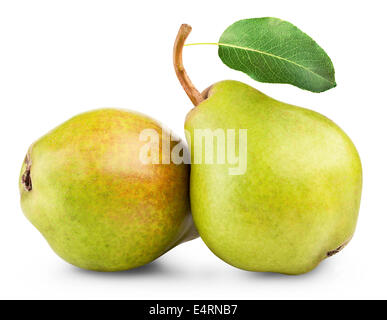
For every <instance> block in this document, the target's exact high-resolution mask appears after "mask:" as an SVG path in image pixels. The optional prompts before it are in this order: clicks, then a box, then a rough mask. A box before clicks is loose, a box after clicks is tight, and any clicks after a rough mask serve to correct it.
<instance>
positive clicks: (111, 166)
mask: <svg viewBox="0 0 387 320" xmlns="http://www.w3.org/2000/svg"><path fill="white" fill-rule="evenodd" d="M143 129H154V130H155V131H156V132H157V133H159V137H160V141H159V142H160V144H159V152H160V157H161V156H164V154H166V153H168V152H170V150H169V149H168V150H163V149H162V144H161V140H164V139H169V137H166V136H165V131H162V128H161V125H160V124H159V123H157V122H156V121H154V120H153V119H151V118H149V117H147V116H145V115H142V114H138V113H134V112H128V111H124V110H116V109H101V110H96V111H91V112H87V113H83V114H81V115H78V116H76V117H74V118H72V119H70V120H69V121H67V122H65V123H64V124H62V125H60V126H59V127H57V128H56V129H54V130H53V131H51V132H50V133H48V134H47V135H45V136H44V137H42V138H41V139H39V140H38V141H36V142H35V143H34V144H33V145H32V146H31V147H30V149H29V151H28V154H27V157H26V160H25V162H24V164H23V167H22V170H21V176H20V183H19V186H20V193H21V206H22V209H23V212H24V214H25V216H26V217H27V218H28V219H29V220H30V221H31V223H32V224H33V225H34V226H35V227H36V228H37V229H38V230H39V231H40V232H41V233H42V234H43V236H44V237H45V238H46V240H47V241H48V243H49V245H50V246H51V247H52V249H53V250H54V251H55V252H56V253H57V254H58V255H59V256H60V257H62V258H63V259H64V260H66V261H67V262H69V263H71V264H73V265H75V266H78V267H80V268H84V269H89V270H96V271H120V270H127V269H132V268H136V267H139V266H142V265H144V264H147V263H149V262H151V261H153V260H154V259H156V258H157V257H159V256H161V255H162V254H164V253H165V252H166V251H168V250H169V249H171V248H173V247H174V246H176V245H177V244H179V243H181V242H184V241H186V240H189V239H192V238H195V237H196V236H197V234H196V230H195V228H194V226H193V222H192V218H191V215H190V212H189V191H188V184H189V166H188V165H185V164H178V165H177V164H173V163H171V164H143V163H142V162H141V161H140V158H139V150H140V148H141V147H142V146H143V145H144V142H143V141H140V140H139V134H140V132H142V130H143ZM176 144H177V142H171V146H170V148H172V147H173V146H174V145H176Z"/></svg>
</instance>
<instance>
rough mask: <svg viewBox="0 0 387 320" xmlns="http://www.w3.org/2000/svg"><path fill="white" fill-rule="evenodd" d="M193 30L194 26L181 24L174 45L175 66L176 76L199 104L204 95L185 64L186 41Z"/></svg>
mask: <svg viewBox="0 0 387 320" xmlns="http://www.w3.org/2000/svg"><path fill="white" fill-rule="evenodd" d="M191 30H192V27H191V26H190V25H188V24H182V25H181V26H180V29H179V32H178V33H177V36H176V40H175V45H174V47H173V65H174V67H175V72H176V76H177V78H178V79H179V81H180V84H181V86H182V87H183V89H184V91H185V92H186V93H187V95H188V97H189V98H190V99H191V101H192V103H193V104H194V105H195V106H198V105H199V104H200V103H201V102H202V101H203V100H204V97H203V96H202V95H201V93H200V92H199V91H198V90H197V89H196V88H195V86H194V85H193V83H192V81H191V79H190V78H189V77H188V75H187V72H186V71H185V69H184V65H183V48H184V43H185V40H186V39H187V38H188V35H189V34H190V32H191Z"/></svg>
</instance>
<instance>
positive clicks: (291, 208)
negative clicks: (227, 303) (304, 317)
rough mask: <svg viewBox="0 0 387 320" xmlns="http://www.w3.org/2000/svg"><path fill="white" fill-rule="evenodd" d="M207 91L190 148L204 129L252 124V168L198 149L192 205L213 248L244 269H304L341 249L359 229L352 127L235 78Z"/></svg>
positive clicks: (195, 114) (194, 117) (193, 122)
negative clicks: (205, 159)
mask: <svg viewBox="0 0 387 320" xmlns="http://www.w3.org/2000/svg"><path fill="white" fill-rule="evenodd" d="M204 98H206V99H205V100H204V101H202V102H201V103H200V104H199V105H198V106H196V107H195V108H194V109H193V110H192V111H191V112H190V113H189V114H188V115H187V118H186V122H185V128H186V130H187V133H188V134H187V135H188V136H189V137H188V136H187V139H188V138H189V139H188V141H189V142H190V148H191V157H193V154H194V149H195V141H194V135H195V130H196V129H211V130H216V129H219V128H220V129H224V130H227V129H236V130H237V132H238V129H247V168H246V172H245V173H244V174H240V175H230V174H229V169H230V168H232V167H233V166H234V165H232V164H227V163H225V164H216V162H215V164H205V163H195V159H193V158H192V159H191V162H192V166H191V181H190V196H191V209H192V214H193V218H194V222H195V224H196V227H197V229H198V231H199V234H200V236H201V238H202V239H203V241H204V242H205V243H206V244H207V246H208V247H209V248H210V249H211V250H212V252H213V253H214V254H216V255H217V256H218V257H219V258H221V259H222V260H224V261H225V262H227V263H229V264H231V265H233V266H235V267H237V268H240V269H244V270H250V271H265V272H278V273H285V274H302V273H305V272H308V271H310V270H312V269H313V268H315V267H316V266H317V265H318V264H319V263H320V262H321V261H322V260H323V259H325V258H327V257H329V256H332V255H333V254H335V253H337V252H338V251H340V250H341V249H342V248H343V247H344V246H345V245H346V244H347V243H348V241H349V240H350V239H351V238H352V236H353V233H354V231H355V227H356V222H357V218H358V212H359V206H360V198H361V189H362V167H361V162H360V158H359V155H358V153H357V151H356V148H355V146H354V145H353V143H352V142H351V140H350V139H349V138H348V136H347V135H346V134H345V133H344V132H343V131H342V130H341V129H340V128H339V127H338V126H337V125H336V124H334V123H333V122H332V121H331V120H329V119H327V118H326V117H324V116H322V115H321V114H319V113H316V112H313V111H311V110H307V109H304V108H300V107H296V106H293V105H289V104H286V103H282V102H279V101H277V100H274V99H272V98H270V97H268V96H266V95H264V94H263V93H261V92H259V91H258V90H256V89H254V88H252V87H250V86H248V85H246V84H243V83H240V82H237V81H222V82H219V83H217V84H215V85H213V86H212V87H211V88H210V89H209V90H208V92H207V94H206V96H205V97H204ZM218 142H219V141H217V140H216V139H215V140H214V145H215V149H216V148H217V147H218V145H217V143H218ZM236 150H238V144H237V146H236Z"/></svg>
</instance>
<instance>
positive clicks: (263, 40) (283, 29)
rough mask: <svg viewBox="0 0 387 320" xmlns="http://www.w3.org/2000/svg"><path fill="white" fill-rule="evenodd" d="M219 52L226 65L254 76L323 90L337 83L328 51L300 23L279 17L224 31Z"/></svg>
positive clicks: (273, 81)
mask: <svg viewBox="0 0 387 320" xmlns="http://www.w3.org/2000/svg"><path fill="white" fill-rule="evenodd" d="M218 45H219V50H218V54H219V57H220V59H221V60H222V61H223V63H224V64H226V65H227V66H229V67H230V68H232V69H235V70H239V71H242V72H244V73H246V74H247V75H249V76H250V77H251V78H253V79H255V80H257V81H261V82H269V83H288V84H292V85H294V86H297V87H299V88H301V89H305V90H309V91H313V92H322V91H326V90H328V89H331V88H333V87H335V86H336V82H335V70H334V68H333V64H332V61H331V59H330V58H329V57H328V55H327V54H326V53H325V51H324V50H323V49H322V48H321V47H320V46H319V45H318V44H317V43H316V42H315V41H314V40H313V39H312V38H310V37H309V36H308V35H306V34H305V33H303V32H302V31H301V30H300V29H298V28H297V27H296V26H294V25H292V24H291V23H289V22H286V21H283V20H280V19H277V18H256V19H246V20H240V21H238V22H236V23H234V24H232V25H231V26H230V27H228V28H227V29H226V31H224V32H223V34H222V36H221V37H220V40H219V43H218Z"/></svg>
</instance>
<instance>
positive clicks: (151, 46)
mask: <svg viewBox="0 0 387 320" xmlns="http://www.w3.org/2000/svg"><path fill="white" fill-rule="evenodd" d="M384 7H385V1H376V0H374V1H371V0H369V1H337V0H335V1H327V0H325V1H322V2H321V1H319V2H313V1H310V0H309V1H296V0H293V1H286V0H284V1H274V0H270V1H242V0H238V1H235V0H234V1H226V0H221V1H208V0H206V1H199V0H195V1H183V0H177V1H111V0H110V1H96V0H93V1H80V0H76V1H70V0H67V1H52V0H48V1H38V0H35V1H17V0H13V1H0V107H1V117H0V130H1V132H0V139H1V155H0V169H1V182H0V197H1V198H0V200H1V201H0V204H1V211H0V298H38V299H40V298H65V299H67V298H72V299H78V298H88V299H93V298H104V299H110V298H112V299H113V298H114V299H178V298H182V299H207V298H211V299H273V298H274V299H276V298H278V299H285V298H290V299H293V298H294V299H299V298H306V299H314V298H322V299H329V298H333V299H336V298H387V293H386V286H387V256H386V239H387V204H386V199H387V190H386V181H387V171H386V164H387V151H386V134H387V126H386V116H387V103H386V92H387V86H386V71H387V70H386V63H385V61H386V51H387V50H386V49H387V48H386V38H385V31H386V30H387V22H386V19H385V8H384ZM264 16H274V17H278V18H282V19H285V20H288V21H290V22H292V23H294V24H295V25H297V26H298V27H299V28H300V29H301V30H303V31H305V32H306V33H308V34H309V35H311V36H312V37H313V38H314V39H315V40H316V41H317V42H318V43H319V44H320V45H321V46H322V47H323V48H324V49H325V50H326V51H327V52H328V54H329V55H330V57H331V58H332V60H333V62H334V65H335V69H336V80H337V83H338V86H337V88H335V89H333V90H330V91H328V92H325V93H322V94H313V93H309V92H306V91H302V90H300V89H297V88H295V87H291V86H288V85H270V84H261V83H258V82H255V81H253V80H251V79H250V78H249V77H247V76H246V75H244V74H242V73H239V72H237V71H233V70H231V69H229V68H227V67H226V66H225V65H223V64H222V62H221V61H220V59H219V58H218V56H217V48H216V47H215V46H195V47H188V48H186V49H185V53H184V57H185V59H184V60H185V65H186V68H187V70H188V72H189V74H190V77H191V79H192V80H193V82H194V83H195V84H196V86H197V87H198V88H199V89H204V88H206V87H207V86H209V85H210V84H212V83H214V82H216V81H219V80H223V79H235V80H240V81H243V82H246V83H248V84H250V85H252V86H254V87H256V88H258V89H260V90H261V91H263V92H265V93H266V94H268V95H270V96H272V97H274V98H276V99H278V100H282V101H286V102H288V103H292V104H295V105H300V106H304V107H309V108H311V109H313V110H315V111H318V112H321V113H323V114H324V115H326V116H328V117H329V118H331V119H333V120H334V121H335V122H336V123H338V124H339V125H340V126H341V127H342V128H343V129H344V130H345V131H346V133H347V134H348V135H349V136H350V137H351V138H352V140H353V141H354V143H355V145H356V146H357V148H358V151H359V153H360V155H361V158H362V162H363V169H364V189H363V190H364V191H363V197H362V205H361V210H360V216H359V221H358V228H357V231H356V234H355V237H354V238H353V240H352V241H351V243H350V244H349V246H348V247H347V248H346V249H345V250H344V251H343V252H341V253H340V254H338V255H336V256H335V257H333V258H331V259H329V260H326V261H324V262H323V263H322V264H321V265H320V266H319V267H318V268H317V269H315V270H314V271H312V272H310V273H308V274H306V275H301V276H285V275H278V274H263V273H251V272H246V271H242V270H238V269H235V268H233V267H231V266H229V265H227V264H226V263H224V262H223V261H221V260H219V259H218V258H217V257H215V256H214V255H213V254H212V253H211V252H210V251H209V250H208V249H207V247H206V246H205V245H204V243H203V242H202V241H201V240H200V239H198V240H195V241H193V242H190V243H187V244H183V245H180V246H178V247H177V248H175V249H173V250H172V251H170V252H169V253H167V254H166V255H164V256H163V257H161V258H160V259H158V260H157V261H156V262H154V263H152V264H150V265H147V266H145V267H142V268H139V269H136V270H132V271H127V272H120V273H105V274H103V273H96V272H90V271H83V270H80V269H77V268H75V267H73V266H71V265H69V264H67V263H66V262H64V261H62V260H61V259H60V258H59V257H57V256H56V255H55V254H54V253H53V252H52V250H51V249H50V248H49V246H48V244H47V243H46V241H45V240H44V239H43V237H42V236H41V235H40V234H39V232H38V231H37V230H35V228H34V227H33V226H32V225H31V224H30V223H29V222H28V221H27V219H26V218H25V217H24V216H23V214H22V212H21V209H20V206H19V194H18V175H19V170H20V166H21V163H22V161H23V159H24V155H25V153H26V151H27V148H28V146H29V145H30V144H31V143H32V142H33V141H34V140H35V139H38V138H39V137H40V136H42V135H43V134H45V133H46V132H47V131H48V130H50V129H52V128H53V127H55V126H57V125H59V124H60V123H62V122H63V121H65V120H67V119H68V118H70V117H72V116H74V115H76V114H78V113H80V112H83V111H86V110H90V109H95V108H101V107H118V108H128V109H133V110H138V111H141V112H143V113H146V114H148V115H151V116H152V117H154V118H156V119H158V120H160V121H161V122H163V123H164V124H165V125H167V126H168V127H170V128H171V129H173V130H174V131H175V132H176V133H178V134H179V135H180V136H183V125H184V118H185V114H186V113H187V112H188V111H189V110H190V109H191V107H192V106H191V103H190V101H189V99H188V98H187V97H186V95H185V93H184V92H183V90H182V89H181V88H180V85H179V83H178V81H177V79H176V78H175V74H174V70H173V66H172V62H171V54H172V46H173V41H174V38H175V35H176V32H177V30H178V28H179V26H180V24H181V23H189V24H191V25H192V26H193V32H192V34H191V36H190V38H189V41H188V42H216V41H217V40H218V39H219V36H220V35H221V33H222V32H223V31H224V29H225V28H226V27H227V26H228V25H230V24H232V23H233V22H235V21H237V20H239V19H243V18H251V17H264Z"/></svg>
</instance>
